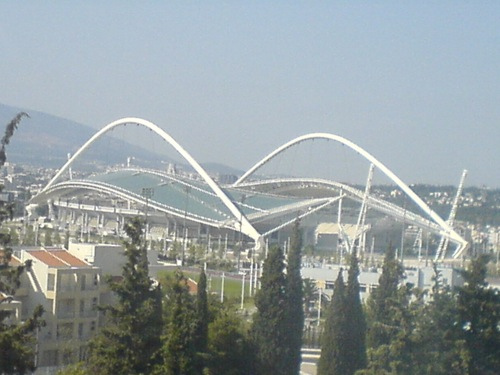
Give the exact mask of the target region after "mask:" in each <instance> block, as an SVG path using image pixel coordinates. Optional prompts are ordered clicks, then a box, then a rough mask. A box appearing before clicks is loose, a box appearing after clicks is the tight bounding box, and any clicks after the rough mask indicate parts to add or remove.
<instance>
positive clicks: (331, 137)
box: [233, 133, 467, 256]
mask: <svg viewBox="0 0 500 375" xmlns="http://www.w3.org/2000/svg"><path fill="white" fill-rule="evenodd" d="M312 139H326V140H332V141H335V142H339V143H341V144H343V145H345V146H347V147H349V148H351V149H352V150H353V151H355V152H357V153H358V154H360V155H361V156H363V157H364V158H365V159H366V160H368V161H370V162H371V163H372V164H373V165H375V166H376V167H377V168H378V169H380V170H381V171H382V172H383V173H384V174H385V175H386V176H387V177H389V178H390V179H391V180H392V181H393V182H394V183H396V185H398V186H399V187H400V188H401V189H402V190H403V191H404V192H405V193H406V195H408V196H409V197H410V198H411V199H412V200H413V202H415V203H416V204H417V206H419V207H420V209H421V210H422V211H424V212H425V213H426V214H427V215H429V216H430V217H431V218H432V219H433V220H434V221H435V222H436V223H437V224H439V226H441V228H443V230H444V231H445V232H446V233H447V235H448V236H449V237H450V238H452V239H454V240H455V241H456V242H457V243H459V244H460V245H459V249H457V251H456V252H455V254H457V253H458V255H460V253H461V252H462V251H463V250H464V249H465V248H466V247H467V241H465V240H464V239H463V238H462V237H461V236H460V235H459V234H458V233H457V232H455V231H454V230H453V229H452V228H451V227H450V226H449V225H448V224H447V223H446V222H445V221H444V220H443V219H442V218H441V217H440V216H439V215H438V214H436V213H435V212H434V211H433V210H432V209H431V208H430V207H429V206H428V205H427V204H426V203H425V202H424V201H423V200H422V199H420V197H419V196H418V195H417V194H415V192H414V191H413V190H412V189H411V188H410V187H409V186H408V185H406V184H405V183H404V182H403V181H402V180H401V179H400V178H399V177H398V176H396V175H395V174H394V173H393V172H392V171H391V170H390V169H389V168H387V167H386V166H385V165H384V164H383V163H382V162H380V161H379V160H378V159H376V158H375V157H374V156H373V155H372V154H370V153H369V152H368V151H366V150H365V149H363V148H362V147H360V146H358V145H357V144H355V143H354V142H351V141H349V140H348V139H346V138H344V137H341V136H338V135H335V134H330V133H310V134H306V135H303V136H300V137H297V138H295V139H292V140H291V141H289V142H287V143H285V144H284V145H282V146H281V147H278V148H277V149H276V150H274V151H273V152H271V153H270V154H268V155H267V156H266V157H264V158H263V159H262V160H260V161H259V162H258V163H257V164H255V165H254V166H253V167H252V168H250V169H249V170H248V171H247V172H246V173H245V174H243V176H241V177H240V178H239V179H238V180H237V181H236V182H235V183H234V184H233V186H235V187H237V186H238V185H239V184H241V183H242V182H243V181H245V180H246V179H247V178H248V177H249V176H251V175H252V174H254V173H255V171H257V170H258V169H260V168H261V167H262V166H263V165H265V164H266V163H267V162H269V161H270V160H271V159H273V158H274V157H275V156H277V155H278V154H280V153H282V152H284V151H285V150H287V149H288V148H290V147H292V146H294V145H297V144H299V143H301V142H304V141H307V140H312ZM458 255H457V256H458Z"/></svg>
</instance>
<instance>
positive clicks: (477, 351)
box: [458, 255, 500, 375]
mask: <svg viewBox="0 0 500 375" xmlns="http://www.w3.org/2000/svg"><path fill="white" fill-rule="evenodd" d="M487 264H488V256H487V255H481V256H479V257H478V258H476V259H475V260H473V261H472V262H471V264H470V267H469V269H468V270H466V271H463V277H464V281H465V285H464V286H463V287H462V288H460V290H459V293H458V313H459V318H460V320H459V327H461V328H462V335H463V337H464V340H465V345H466V348H467V350H468V353H469V373H470V374H472V375H476V374H477V375H479V374H482V375H483V374H484V375H487V374H491V375H493V374H499V373H500V294H499V291H498V289H491V288H488V283H487V282H486V266H487Z"/></svg>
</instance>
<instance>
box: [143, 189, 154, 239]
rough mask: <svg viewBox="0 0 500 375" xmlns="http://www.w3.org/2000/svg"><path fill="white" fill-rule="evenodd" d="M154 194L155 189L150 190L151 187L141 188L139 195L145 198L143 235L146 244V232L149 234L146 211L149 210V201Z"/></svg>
mask: <svg viewBox="0 0 500 375" xmlns="http://www.w3.org/2000/svg"><path fill="white" fill-rule="evenodd" d="M154 193H155V189H154V188H152V187H143V188H142V192H141V195H142V196H143V197H144V198H146V210H145V211H146V212H145V216H146V220H145V222H146V233H145V234H144V238H145V240H146V242H147V241H148V232H149V224H148V210H149V200H150V199H151V197H152V196H153V195H154Z"/></svg>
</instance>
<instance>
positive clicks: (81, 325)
mask: <svg viewBox="0 0 500 375" xmlns="http://www.w3.org/2000/svg"><path fill="white" fill-rule="evenodd" d="M78 338H80V339H81V338H83V323H79V324H78Z"/></svg>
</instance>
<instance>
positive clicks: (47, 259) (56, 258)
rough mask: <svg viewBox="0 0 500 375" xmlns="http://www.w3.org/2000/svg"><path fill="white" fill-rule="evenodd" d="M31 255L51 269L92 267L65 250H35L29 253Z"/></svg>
mask: <svg viewBox="0 0 500 375" xmlns="http://www.w3.org/2000/svg"><path fill="white" fill-rule="evenodd" d="M29 254H30V255H32V256H33V257H34V258H36V259H38V260H39V261H41V262H42V263H45V264H46V265H47V266H49V267H57V268H69V267H91V265H90V264H88V263H87V262H84V261H83V260H81V259H78V258H77V257H75V256H73V255H71V254H70V253H69V252H68V251H66V250H64V249H51V250H45V249H42V250H33V251H29Z"/></svg>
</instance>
